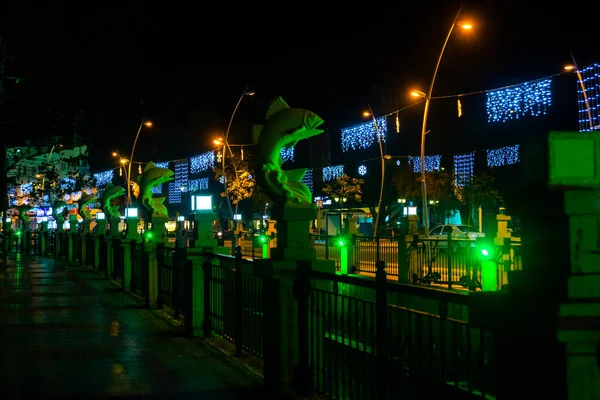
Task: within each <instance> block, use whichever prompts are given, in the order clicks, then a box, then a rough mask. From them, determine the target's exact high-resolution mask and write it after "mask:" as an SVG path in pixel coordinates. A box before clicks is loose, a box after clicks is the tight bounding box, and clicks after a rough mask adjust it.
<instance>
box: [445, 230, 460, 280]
mask: <svg viewBox="0 0 600 400" xmlns="http://www.w3.org/2000/svg"><path fill="white" fill-rule="evenodd" d="M457 245H458V246H460V242H458V244H457ZM453 252H454V246H453V245H452V234H451V233H449V234H448V248H447V249H446V253H447V254H446V256H447V258H448V271H447V272H446V273H447V274H448V289H452V259H453V257H452V256H453V254H452V253H453Z"/></svg>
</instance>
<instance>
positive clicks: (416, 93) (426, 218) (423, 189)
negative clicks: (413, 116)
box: [410, 5, 473, 237]
mask: <svg viewBox="0 0 600 400" xmlns="http://www.w3.org/2000/svg"><path fill="white" fill-rule="evenodd" d="M462 7H463V6H462V5H461V6H460V8H459V10H458V13H457V14H456V17H455V18H454V21H453V22H452V26H451V27H450V30H449V31H448V35H446V40H445V41H444V45H443V46H442V51H441V52H440V55H439V56H438V59H437V63H436V64H435V69H434V70H433V77H432V78H431V82H430V84H429V90H428V92H427V93H423V92H421V91H419V90H413V91H412V92H410V95H411V96H413V97H421V98H424V99H425V108H424V110H423V125H422V127H421V197H423V224H424V228H425V237H428V236H429V215H428V211H427V183H426V182H425V135H427V133H428V132H429V131H428V130H427V116H428V114H429V102H430V101H431V94H432V92H433V85H434V84H435V78H436V76H437V72H438V69H439V67H440V63H441V62H442V56H443V55H444V51H445V50H446V45H447V44H448V40H450V36H451V35H452V32H453V31H454V28H455V27H456V26H459V27H461V28H462V29H465V30H470V29H472V28H473V26H472V25H471V24H469V23H462V24H459V23H458V18H459V17H460V12H461V11H462Z"/></svg>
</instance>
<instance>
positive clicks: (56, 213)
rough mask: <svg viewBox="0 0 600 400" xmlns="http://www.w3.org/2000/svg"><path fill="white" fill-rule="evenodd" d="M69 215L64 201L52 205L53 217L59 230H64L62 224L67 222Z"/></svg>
mask: <svg viewBox="0 0 600 400" xmlns="http://www.w3.org/2000/svg"><path fill="white" fill-rule="evenodd" d="M66 213H67V203H65V202H64V201H62V200H57V201H55V202H54V203H53V204H52V216H53V217H54V220H55V221H56V225H57V226H58V227H59V228H58V229H62V224H63V222H65V214H66Z"/></svg>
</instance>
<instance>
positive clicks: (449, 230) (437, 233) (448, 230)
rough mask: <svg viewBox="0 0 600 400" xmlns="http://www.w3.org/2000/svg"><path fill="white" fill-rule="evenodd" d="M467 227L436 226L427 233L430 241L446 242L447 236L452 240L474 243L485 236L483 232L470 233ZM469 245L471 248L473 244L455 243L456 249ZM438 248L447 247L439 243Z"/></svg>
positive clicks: (452, 225) (445, 244)
mask: <svg viewBox="0 0 600 400" xmlns="http://www.w3.org/2000/svg"><path fill="white" fill-rule="evenodd" d="M468 228H469V227H468V226H467V225H456V224H448V225H438V226H436V227H435V228H433V229H431V230H430V231H429V237H430V238H432V239H446V240H448V234H450V235H451V236H452V239H469V240H473V241H475V239H477V238H478V237H483V236H485V233H483V232H477V231H470V230H469V229H468ZM467 244H468V245H470V247H473V246H474V245H475V243H474V242H473V243H470V242H466V241H457V242H456V247H466V246H467ZM438 246H439V247H447V246H448V244H447V243H445V242H440V243H439V244H438Z"/></svg>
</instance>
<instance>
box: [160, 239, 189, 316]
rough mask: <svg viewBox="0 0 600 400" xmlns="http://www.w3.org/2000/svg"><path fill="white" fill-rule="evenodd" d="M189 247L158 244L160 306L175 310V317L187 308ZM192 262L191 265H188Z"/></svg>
mask: <svg viewBox="0 0 600 400" xmlns="http://www.w3.org/2000/svg"><path fill="white" fill-rule="evenodd" d="M186 257H187V249H186V248H185V247H180V248H168V247H166V246H165V245H164V244H163V243H159V244H158V246H157V258H158V298H157V300H156V304H157V306H158V308H163V306H164V305H166V306H168V307H170V308H171V309H172V310H173V313H174V318H179V317H180V316H181V315H182V314H184V308H185V303H184V299H185V297H184V296H185V290H184V287H185V281H184V277H185V268H186V266H188V268H191V261H187V258H186ZM188 263H190V265H188Z"/></svg>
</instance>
